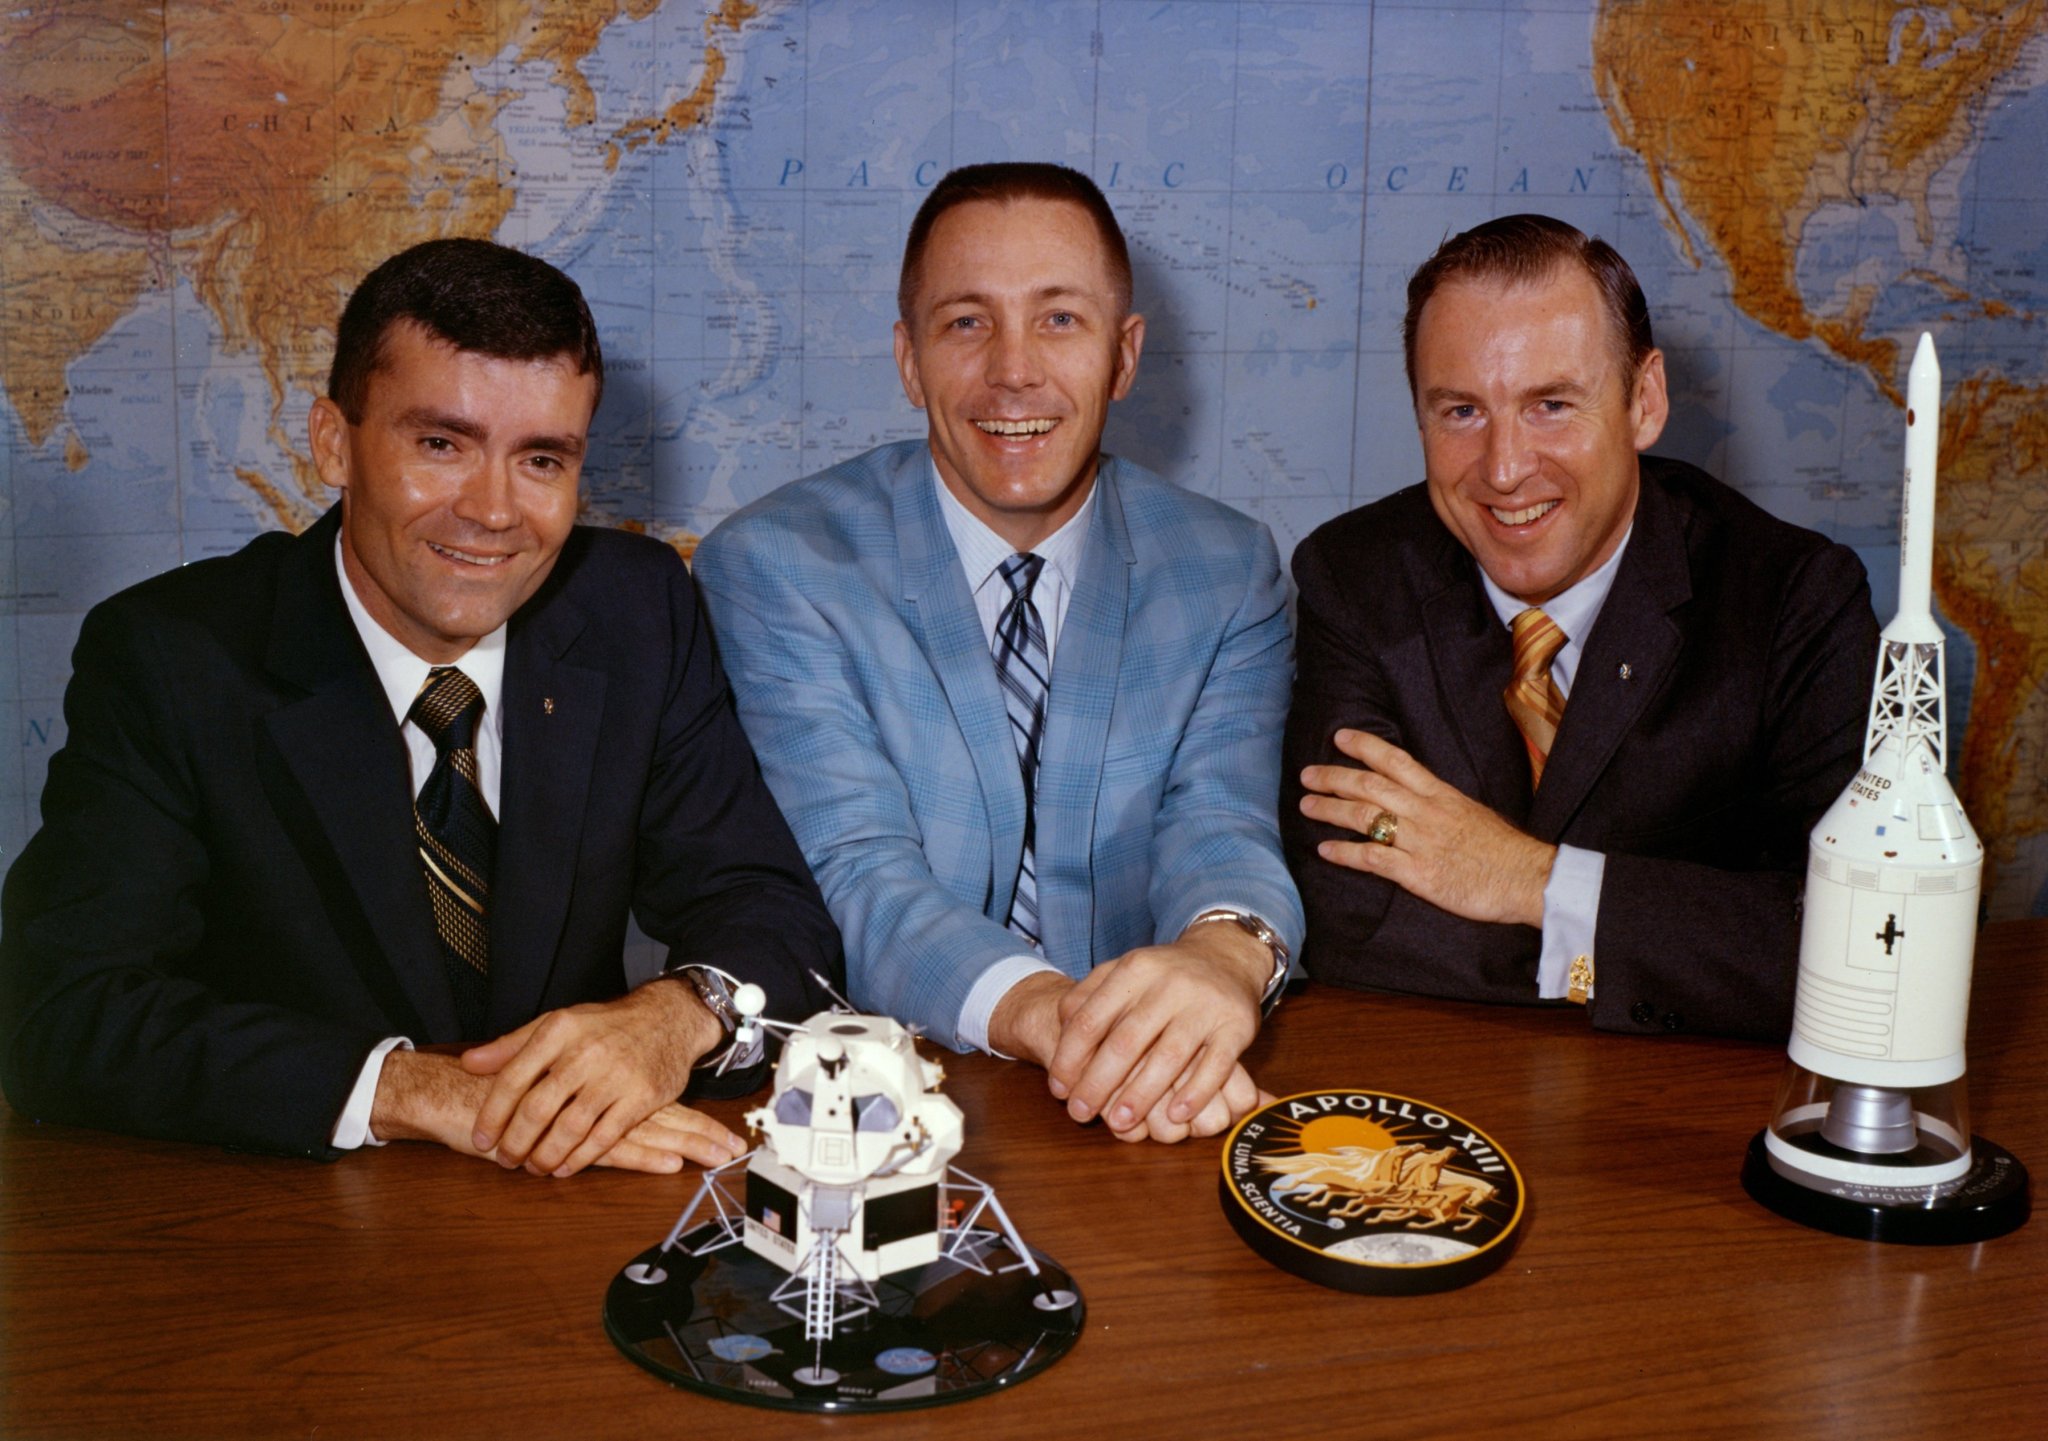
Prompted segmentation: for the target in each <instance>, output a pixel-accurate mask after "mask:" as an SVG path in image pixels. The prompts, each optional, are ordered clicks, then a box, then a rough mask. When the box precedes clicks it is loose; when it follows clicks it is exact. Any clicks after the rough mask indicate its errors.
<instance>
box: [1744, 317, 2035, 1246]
mask: <svg viewBox="0 0 2048 1441" xmlns="http://www.w3.org/2000/svg"><path fill="white" fill-rule="evenodd" d="M1940 423H1941V368H1940V365H1939V363H1938V362H1937V361H1936V359H1935V355H1934V342H1933V340H1932V338H1931V337H1929V336H1926V335H1922V336H1921V337H1920V344H1919V348H1918V349H1917V350H1916V351H1915V353H1914V356H1913V365H1912V369H1911V372H1910V375H1909V381H1908V387H1907V409H1906V478H1905V496H1904V500H1903V503H1902V504H1901V506H1900V509H1899V609H1898V613H1897V614H1896V615H1895V616H1893V617H1892V621H1891V624H1889V625H1887V626H1886V627H1885V628H1884V632H1883V636H1882V645H1881V649H1880V653H1879V656H1878V663H1877V680H1876V684H1875V687H1874V688H1873V692H1872V695H1871V700H1870V719H1869V726H1868V729H1867V731H1866V733H1865V738H1864V743H1863V765H1862V768H1861V769H1860V770H1858V771H1857V773H1856V776H1855V778H1854V779H1852V780H1851V781H1850V782H1849V786H1848V789H1847V790H1845V791H1843V792H1842V795H1841V796H1840V798H1839V799H1837V800H1836V801H1835V803H1834V805H1833V806H1831V807H1830V808H1829V809H1828V811H1827V813H1826V814H1825V815H1824V816H1822V817H1821V819H1820V823H1819V824H1818V825H1816V826H1815V827H1814V829H1813V834H1812V838H1811V842H1810V846H1809V850H1808V859H1807V872H1806V902H1805V917H1804V922H1803V928H1802V930H1801V933H1800V938H1799V990H1798V998H1797V1002H1796V1004H1795V1007H1794V1012H1793V1020H1792V1039H1791V1044H1790V1047H1789V1054H1790V1058H1791V1064H1790V1065H1789V1066H1788V1067H1787V1070H1786V1075H1785V1080H1784V1083H1783V1085H1782V1086H1781V1087H1780V1090H1779V1095H1778V1105H1777V1109H1776V1112H1775V1114H1774V1118H1773V1120H1772V1122H1771V1124H1770V1127H1769V1128H1768V1130H1766V1131H1765V1132H1764V1133H1763V1135H1762V1137H1761V1141H1762V1146H1761V1154H1759V1148H1758V1147H1755V1146H1752V1148H1751V1161H1750V1165H1749V1167H1748V1168H1747V1169H1746V1170H1745V1172H1744V1182H1745V1184H1747V1185H1748V1186H1749V1189H1750V1191H1751V1192H1752V1194H1754V1195H1756V1196H1757V1198H1758V1199H1759V1200H1761V1201H1763V1202H1764V1203H1765V1204H1766V1205H1769V1206H1771V1207H1772V1209H1774V1210H1778V1211H1780V1212H1782V1213H1783V1214H1786V1215H1789V1216H1792V1217H1793V1218H1794V1219H1797V1220H1800V1221H1803V1222H1806V1223H1807V1224H1810V1225H1816V1226H1820V1227H1822V1228H1823V1229H1827V1230H1834V1231H1839V1232H1843V1233H1845V1234H1850V1235H1858V1236H1866V1237H1868V1238H1869V1239H1877V1240H1900V1241H1921V1242H1929V1241H1933V1242H1939V1241H1949V1240H1964V1239H1981V1238H1982V1237H1984V1236H1986V1235H1995V1234H1998V1233H1999V1231H2002V1230H2010V1229H2012V1228H2013V1227H2014V1226H2016V1225H2018V1224H2019V1223H2020V1222H2021V1221H2023V1220H2024V1219H2025V1216H2026V1182H2025V1171H2024V1169H2023V1168H2021V1167H2020V1166H2019V1165H2018V1163H2017V1162H2015V1161H2013V1160H2012V1158H2011V1157H2010V1156H2009V1155H2007V1154H2006V1153H2004V1152H2003V1151H1999V1150H1998V1148H1996V1147H1986V1149H1988V1150H1989V1151H1991V1152H1995V1153H1996V1157H1995V1158H1994V1159H1993V1161H1992V1162H1991V1163H1990V1164H1991V1167H1992V1169H1993V1170H1996V1171H1997V1172H1999V1173H2000V1174H1998V1175H1991V1174H1989V1173H1988V1172H1987V1171H1986V1168H1985V1164H1980V1163H1979V1162H1978V1161H1977V1159H1976V1158H1973V1147H1972V1138H1971V1135H1970V1124H1969V1115H1968V1110H1967V1102H1966V1094H1965V1087H1964V1081H1963V1072H1964V1060H1963V1036H1964V1030H1965V1028H1966V1025H1967V1022H1968V1019H1969V1004H1970V972H1971V966H1972V962H1973V958H1974V955H1975V950H1976V936H1977V904H1978V893H1979V889H1980V885H1981V882H1982V877H1983V869H1984V847H1983V844H1982V843H1981V842H1980V841H1979V840H1978V838H1977V833H1976V831H1975V830H1973V829H1972V828H1971V826H1970V822H1969V820H1968V818H1967V817H1965V816H1964V814H1963V809H1962V806H1961V805H1960V804H1959V803H1958V802H1957V800H1956V795H1955V792H1954V790H1953V789H1951V788H1950V786H1949V783H1948V777H1947V774H1946V769H1947V761H1948V723H1947V717H1946V713H1945V711H1946V701H1945V696H1944V690H1943V682H1944V665H1943V641H1942V634H1941V629H1940V627H1939V626H1937V625H1936V624H1935V621H1934V611H1933V603H1932V595H1931V586H1930V581H1931V578H1932V571H1933V559H1934V481H1935V457H1936V446H1937V441H1938V437H1939V431H1940ZM1979 1146H1980V1147H1984V1146H1985V1143H1982V1142H1979ZM1973 1183H1974V1184H1973ZM2007 1183H2016V1187H2017V1189H2016V1190H2013V1186H2012V1185H2011V1184H2007ZM1997 1191H2011V1192H2012V1194H2011V1195H2010V1196H2009V1197H2007V1198H2006V1199H2005V1200H2003V1201H2001V1200H1999V1199H1998V1198H1997V1197H1990V1199H1989V1200H1988V1201H1987V1196H1989V1193H1991V1192H1997ZM1966 1193H1968V1194H1966ZM1973 1195H1974V1196H1975V1199H1972V1196H1973ZM1959 1198H1960V1199H1959ZM1987 1204H1988V1205H1989V1206H1990V1207H1991V1209H1990V1210H1987V1209H1986V1207H1987ZM2015 1206H2016V1208H2017V1210H2016V1213H2015V1212H2014V1207H2015ZM2001 1207H2002V1208H2003V1209H2000V1208H2001ZM1987 1226H1988V1227H1990V1229H1987Z"/></svg>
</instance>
